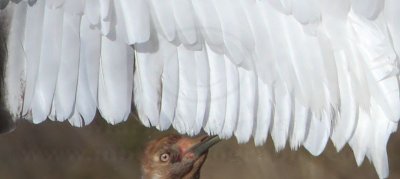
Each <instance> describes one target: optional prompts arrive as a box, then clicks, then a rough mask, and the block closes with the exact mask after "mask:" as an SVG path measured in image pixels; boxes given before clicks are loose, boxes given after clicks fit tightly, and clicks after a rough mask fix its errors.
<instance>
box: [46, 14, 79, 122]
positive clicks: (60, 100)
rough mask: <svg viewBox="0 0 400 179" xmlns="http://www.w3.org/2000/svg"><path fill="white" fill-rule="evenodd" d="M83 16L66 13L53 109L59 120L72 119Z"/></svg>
mask: <svg viewBox="0 0 400 179" xmlns="http://www.w3.org/2000/svg"><path fill="white" fill-rule="evenodd" d="M80 24H81V16H78V15H71V14H68V13H64V21H63V35H62V37H63V39H62V49H61V62H60V69H59V73H58V77H57V84H56V91H55V94H54V100H53V107H52V110H53V108H54V111H55V113H56V117H57V120H59V121H64V120H65V119H68V118H69V117H71V115H72V113H73V111H74V106H75V97H76V89H77V88H76V86H77V84H78V74H79V54H80V47H81V46H80V37H79V36H80Z"/></svg>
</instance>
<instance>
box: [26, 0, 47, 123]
mask: <svg viewBox="0 0 400 179" xmlns="http://www.w3.org/2000/svg"><path fill="white" fill-rule="evenodd" d="M44 3H45V2H44V1H39V3H38V4H36V5H35V6H34V7H31V8H27V14H26V25H25V39H24V43H23V47H24V49H25V54H26V58H27V59H26V60H27V61H26V62H27V63H26V85H25V92H24V105H23V108H22V115H23V116H24V115H27V114H28V112H30V111H31V106H32V99H33V94H34V91H35V86H36V78H37V74H38V68H39V62H40V52H41V47H42V46H41V45H38V44H41V42H42V30H43V16H44V7H45V4H44ZM31 34H35V35H31Z"/></svg>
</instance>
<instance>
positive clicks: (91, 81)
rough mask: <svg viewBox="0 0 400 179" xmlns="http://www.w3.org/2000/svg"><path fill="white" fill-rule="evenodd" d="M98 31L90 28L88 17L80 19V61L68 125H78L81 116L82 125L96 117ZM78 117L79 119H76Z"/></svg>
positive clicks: (98, 57) (98, 53) (98, 60)
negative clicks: (72, 111)
mask: <svg viewBox="0 0 400 179" xmlns="http://www.w3.org/2000/svg"><path fill="white" fill-rule="evenodd" d="M100 39H101V37H100V31H99V30H97V29H93V28H91V27H90V22H89V20H88V17H87V16H86V15H85V16H83V17H82V20H81V26H80V44H81V46H80V60H79V76H78V84H77V89H76V98H75V99H76V101H75V112H74V115H73V117H72V118H71V119H70V120H69V121H70V123H73V124H74V123H78V124H80V123H81V122H76V120H78V121H80V120H81V118H80V116H82V118H83V120H84V124H86V125H88V124H90V123H91V122H92V120H93V118H94V116H95V115H96V108H97V103H98V100H97V96H98V91H97V88H98V81H99V64H100V47H101V46H100V45H101V40H100ZM78 116H79V118H78Z"/></svg>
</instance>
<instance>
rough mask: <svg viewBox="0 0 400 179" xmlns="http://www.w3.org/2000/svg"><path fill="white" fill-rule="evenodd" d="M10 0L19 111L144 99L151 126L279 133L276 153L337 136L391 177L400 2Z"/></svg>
mask: <svg viewBox="0 0 400 179" xmlns="http://www.w3.org/2000/svg"><path fill="white" fill-rule="evenodd" d="M11 2H12V3H11V5H9V4H10V3H9V1H8V0H6V1H4V0H3V1H1V3H0V9H1V8H3V7H5V6H7V8H10V9H14V11H10V12H13V14H11V15H10V16H12V17H13V20H12V21H11V29H12V31H11V33H10V35H9V40H8V46H9V56H8V57H9V60H8V63H7V67H8V69H7V71H6V84H7V93H6V94H7V99H8V100H9V101H8V106H9V109H10V112H11V113H12V114H13V115H14V116H20V115H22V116H25V117H26V118H31V115H33V121H34V122H35V123H38V122H41V121H43V120H44V119H46V118H47V117H50V118H52V119H54V120H60V121H63V120H66V119H68V120H69V122H70V123H71V124H73V125H74V126H82V125H87V124H89V123H90V122H91V120H92V119H93V118H94V116H95V114H96V110H97V109H99V111H100V113H101V115H102V116H103V117H104V118H105V119H106V120H107V121H108V122H109V123H112V124H115V123H118V122H121V121H124V120H126V119H127V117H128V115H129V113H130V111H131V101H132V100H133V101H134V103H135V106H136V108H137V111H138V113H139V117H140V120H141V121H142V123H143V124H144V125H146V126H156V127H157V128H158V129H160V130H165V129H167V128H169V127H170V126H171V125H172V126H173V127H174V128H175V129H177V130H178V131H179V132H181V133H186V134H190V135H194V134H197V133H198V132H200V130H201V129H202V128H203V129H204V130H205V131H206V132H207V133H209V134H215V135H219V136H220V137H222V138H229V137H232V136H233V135H235V136H236V137H237V139H238V141H239V142H247V141H248V140H249V139H250V137H251V136H253V137H254V140H255V143H256V144H257V145H261V144H263V143H264V142H265V141H266V139H267V136H268V133H270V134H271V136H272V139H273V141H274V143H275V146H276V150H281V149H282V148H283V147H285V146H286V143H287V142H288V141H289V142H290V146H291V148H293V149H297V148H298V147H300V146H304V147H305V148H306V149H307V150H309V151H310V153H312V154H313V155H319V154H320V153H321V152H322V151H323V149H324V147H325V145H326V143H327V140H328V139H329V138H330V139H331V140H332V141H333V143H334V144H335V146H336V148H337V149H338V150H340V149H341V148H343V146H344V145H345V144H346V143H349V144H350V146H351V147H352V149H353V152H354V154H355V156H356V161H357V163H358V164H361V162H362V161H363V159H364V156H367V158H368V159H369V160H371V161H372V162H373V163H374V165H375V167H376V170H377V173H378V175H379V177H381V178H384V177H386V176H387V175H388V171H387V170H388V166H387V158H388V157H387V155H386V150H385V146H386V143H387V140H388V138H389V136H390V134H391V133H392V132H394V131H395V130H396V129H397V125H398V120H399V118H400V112H399V110H398V109H399V108H400V99H399V98H400V96H399V91H400V90H399V84H398V83H399V82H398V77H399V67H398V60H399V53H400V35H399V34H400V23H398V20H397V17H398V12H400V9H399V7H400V6H398V4H399V3H398V2H397V1H396V0H386V1H379V0H368V1H361V0H352V1H350V0H339V1H329V0H322V1H317V0H301V1H291V0H268V1H251V0H229V1H228V0H191V1H182V0H174V1H161V0H150V1H144V0H133V1H128V0H116V1H112V0H100V1H93V0H87V1H80V0H74V1H65V0H38V1H36V0H24V1H18V0H15V1H11ZM30 6H32V7H30ZM130 45H132V46H130ZM134 58H135V59H134ZM134 62H135V63H134ZM24 64H25V65H24ZM134 68H135V70H134ZM10 69H12V70H10ZM132 94H134V96H133V97H132Z"/></svg>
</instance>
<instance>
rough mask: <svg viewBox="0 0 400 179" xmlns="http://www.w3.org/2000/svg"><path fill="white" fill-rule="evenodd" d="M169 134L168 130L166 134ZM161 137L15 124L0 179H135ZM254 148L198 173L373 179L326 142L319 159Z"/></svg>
mask: <svg viewBox="0 0 400 179" xmlns="http://www.w3.org/2000/svg"><path fill="white" fill-rule="evenodd" d="M170 132H171V131H170ZM161 135H165V133H160V132H157V131H155V130H152V129H147V128H144V127H142V125H140V124H139V122H137V121H135V120H134V119H130V120H128V122H125V123H122V124H119V125H116V126H111V125H108V124H106V123H105V122H104V121H103V120H95V121H94V122H93V124H91V125H89V126H87V127H84V128H74V127H71V126H70V125H69V124H67V123H58V122H50V121H47V122H44V123H42V124H39V125H33V124H30V123H29V122H26V121H20V122H18V125H17V129H16V130H15V131H14V132H12V133H9V134H5V135H0V178H2V179H3V178H4V179H27V178H29V179H36V178H37V179H46V178H47V179H64V178H65V179H75V178H76V179H91V178H95V179H101V178H107V179H138V178H140V170H139V159H140V154H141V152H142V150H143V148H144V146H145V145H144V143H146V142H147V141H148V140H150V139H152V138H156V137H159V136H161ZM268 141H269V142H268V144H266V145H264V146H262V147H254V144H253V143H252V142H250V143H248V144H245V145H238V144H236V141H235V139H231V140H229V141H223V142H221V143H219V144H218V145H217V146H215V147H214V148H213V149H212V150H211V152H210V154H209V157H208V160H207V162H206V163H205V165H204V167H203V170H202V179H222V178H229V179H245V178H251V179H264V178H272V179H275V178H307V179H308V178H310V179H312V178H325V179H335V178H340V179H342V178H363V179H368V178H377V175H376V173H375V170H374V168H373V166H372V165H370V164H369V162H368V161H365V162H364V164H363V165H362V166H361V167H357V166H356V163H355V160H354V157H353V155H352V152H351V150H350V149H349V148H348V147H346V148H345V149H344V150H343V151H342V152H340V153H336V151H335V149H334V148H333V146H332V144H331V143H330V144H329V146H328V147H327V149H326V150H325V152H324V153H323V154H322V155H321V156H319V157H313V156H311V155H310V154H308V153H307V152H305V151H304V150H303V149H301V150H300V151H298V152H292V151H290V150H288V149H286V150H284V151H282V152H280V153H276V152H275V151H274V148H273V144H272V143H271V142H270V141H271V140H270V139H269V140H268ZM388 153H389V162H390V178H400V132H398V133H396V134H394V135H392V137H391V139H390V141H389V144H388Z"/></svg>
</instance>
